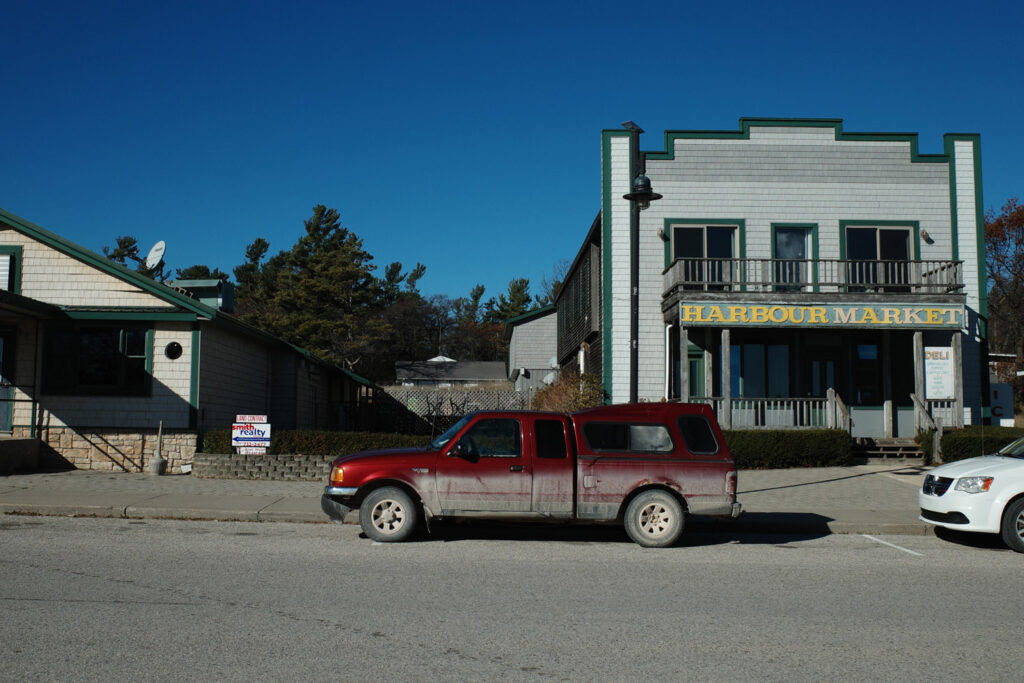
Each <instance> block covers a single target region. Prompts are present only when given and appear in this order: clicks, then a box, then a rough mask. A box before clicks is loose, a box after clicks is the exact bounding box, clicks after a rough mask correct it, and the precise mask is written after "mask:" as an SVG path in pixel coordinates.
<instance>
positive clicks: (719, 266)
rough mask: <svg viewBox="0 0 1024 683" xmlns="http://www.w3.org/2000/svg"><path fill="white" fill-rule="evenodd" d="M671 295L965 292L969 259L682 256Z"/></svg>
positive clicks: (670, 278)
mask: <svg viewBox="0 0 1024 683" xmlns="http://www.w3.org/2000/svg"><path fill="white" fill-rule="evenodd" d="M664 286H665V296H666V297H667V296H669V295H671V294H673V293H674V292H676V291H677V290H693V291H706V292H714V291H729V292H838V293H857V292H890V293H905V294H959V293H961V292H962V291H963V288H964V278H963V261H932V260H928V261H851V260H845V259H818V260H800V259H740V258H733V259H713V258H707V259H697V258H680V259H676V260H675V261H673V262H672V264H671V265H670V266H669V267H668V268H666V269H665V271H664Z"/></svg>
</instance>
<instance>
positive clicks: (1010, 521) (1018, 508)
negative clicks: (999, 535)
mask: <svg viewBox="0 0 1024 683" xmlns="http://www.w3.org/2000/svg"><path fill="white" fill-rule="evenodd" d="M1000 526H1001V531H1002V532H1003V543H1005V544H1006V545H1008V546H1010V550H1015V551H1017V552H1018V553H1024V498H1018V499H1017V500H1015V501H1013V502H1012V503H1010V504H1009V505H1007V506H1006V509H1005V510H1003V522H1002V524H1001V525H1000Z"/></svg>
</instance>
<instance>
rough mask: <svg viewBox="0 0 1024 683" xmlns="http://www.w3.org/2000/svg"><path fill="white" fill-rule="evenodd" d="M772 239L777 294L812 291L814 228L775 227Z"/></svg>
mask: <svg viewBox="0 0 1024 683" xmlns="http://www.w3.org/2000/svg"><path fill="white" fill-rule="evenodd" d="M774 233H775V234H774V235H773V237H772V254H773V258H774V261H773V268H774V273H773V276H774V278H773V280H774V282H775V291H777V292H797V291H806V290H809V289H810V283H811V273H812V263H811V250H812V244H811V239H812V233H813V230H812V228H809V227H803V226H788V225H786V226H782V225H780V226H775V228H774Z"/></svg>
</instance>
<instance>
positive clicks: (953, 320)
mask: <svg viewBox="0 0 1024 683" xmlns="http://www.w3.org/2000/svg"><path fill="white" fill-rule="evenodd" d="M946 314H947V315H948V316H949V320H948V321H947V322H949V324H950V325H956V324H958V323H959V322H960V311H958V310H956V309H950V310H948V311H946Z"/></svg>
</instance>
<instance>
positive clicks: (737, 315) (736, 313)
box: [728, 306, 747, 323]
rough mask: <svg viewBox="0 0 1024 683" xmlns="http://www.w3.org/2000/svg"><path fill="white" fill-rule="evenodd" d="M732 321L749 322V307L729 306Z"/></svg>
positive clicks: (730, 320)
mask: <svg viewBox="0 0 1024 683" xmlns="http://www.w3.org/2000/svg"><path fill="white" fill-rule="evenodd" d="M728 322H731V323H745V322H747V307H746V306H730V307H729V320H728Z"/></svg>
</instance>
